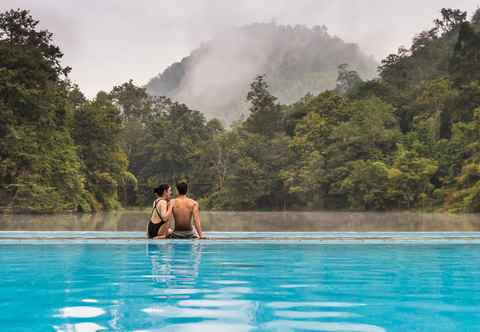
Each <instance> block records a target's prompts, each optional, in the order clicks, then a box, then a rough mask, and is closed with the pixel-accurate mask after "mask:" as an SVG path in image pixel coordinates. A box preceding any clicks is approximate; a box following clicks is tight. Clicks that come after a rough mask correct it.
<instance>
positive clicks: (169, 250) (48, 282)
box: [0, 240, 480, 332]
mask: <svg viewBox="0 0 480 332" xmlns="http://www.w3.org/2000/svg"><path fill="white" fill-rule="evenodd" d="M0 252H1V255H0V330H1V331H101V330H106V331H107V330H114V331H160V330H161V331H227V332H236V331H366V332H367V331H368V332H376V331H480V309H479V308H480V245H478V244H424V243H416V244H415V243H413V244H412V243H410V244H405V243H404V244H388V243H387V244H386V243H383V244H360V243H358V244H325V243H319V242H315V241H313V242H309V243H303V242H299V241H298V242H296V241H281V240H277V241H274V242H272V241H270V242H268V241H261V240H259V241H257V242H248V243H244V242H241V241H217V242H215V241H202V242H200V241H193V242H190V241H189V242H158V243H157V242H148V241H133V242H125V243H98V242H94V243H92V242H89V241H83V242H79V243H73V242H71V241H70V242H69V241H65V242H62V241H59V242H53V243H49V242H45V241H44V242H41V241H39V242H38V243H36V241H32V242H30V243H15V242H12V243H8V244H5V243H4V244H2V243H1V242H0Z"/></svg>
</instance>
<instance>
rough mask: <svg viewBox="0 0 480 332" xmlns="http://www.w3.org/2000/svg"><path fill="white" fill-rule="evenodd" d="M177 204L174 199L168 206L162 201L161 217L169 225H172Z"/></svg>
mask: <svg viewBox="0 0 480 332" xmlns="http://www.w3.org/2000/svg"><path fill="white" fill-rule="evenodd" d="M174 202H175V200H174V199H172V200H171V201H170V202H169V203H168V204H167V202H166V201H164V200H163V199H162V200H161V201H160V204H159V205H160V216H161V217H162V220H165V221H166V222H167V223H170V219H171V217H172V213H173V203H174Z"/></svg>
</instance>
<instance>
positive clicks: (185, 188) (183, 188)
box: [177, 182, 188, 195]
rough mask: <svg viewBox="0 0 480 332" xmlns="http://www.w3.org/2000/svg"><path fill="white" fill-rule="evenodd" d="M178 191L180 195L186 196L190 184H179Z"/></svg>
mask: <svg viewBox="0 0 480 332" xmlns="http://www.w3.org/2000/svg"><path fill="white" fill-rule="evenodd" d="M177 191H178V194H179V195H186V194H187V191H188V184H187V183H186V182H179V183H177Z"/></svg>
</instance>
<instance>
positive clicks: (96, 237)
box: [0, 231, 480, 244]
mask: <svg viewBox="0 0 480 332" xmlns="http://www.w3.org/2000/svg"><path fill="white" fill-rule="evenodd" d="M205 234H206V237H207V238H206V239H202V240H170V239H169V240H149V239H147V238H146V237H145V235H144V233H143V232H111V231H88V232H84V231H69V232H65V231H0V244H55V243H61V244H66V243H104V244H141V243H152V244H153V243H157V244H160V243H185V242H196V243H322V244H329V243H330V244H402V243H406V244H412V243H426V244H480V232H278V233H275V232H206V233H205Z"/></svg>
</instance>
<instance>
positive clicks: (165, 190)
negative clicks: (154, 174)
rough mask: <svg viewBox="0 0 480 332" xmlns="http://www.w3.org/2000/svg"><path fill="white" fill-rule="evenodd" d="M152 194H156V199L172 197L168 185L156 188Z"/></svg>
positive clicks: (170, 188)
mask: <svg viewBox="0 0 480 332" xmlns="http://www.w3.org/2000/svg"><path fill="white" fill-rule="evenodd" d="M153 192H154V193H155V194H157V196H158V197H163V198H166V199H168V198H170V197H171V196H172V187H170V185H168V184H165V183H164V184H161V185H159V186H158V187H157V188H155V189H153Z"/></svg>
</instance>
